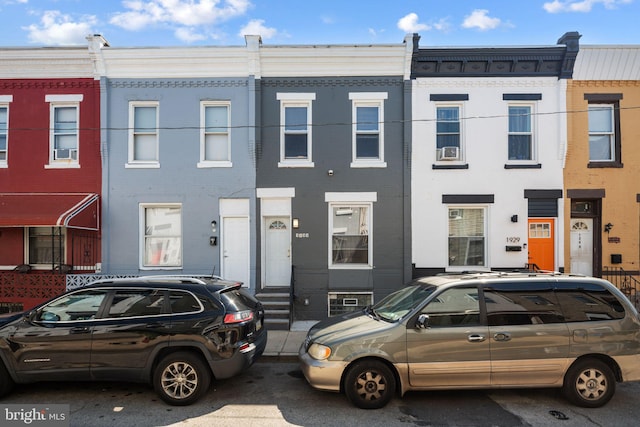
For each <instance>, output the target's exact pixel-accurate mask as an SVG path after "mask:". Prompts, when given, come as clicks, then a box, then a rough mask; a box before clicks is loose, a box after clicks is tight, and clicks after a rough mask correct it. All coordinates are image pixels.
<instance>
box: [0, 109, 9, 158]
mask: <svg viewBox="0 0 640 427" xmlns="http://www.w3.org/2000/svg"><path fill="white" fill-rule="evenodd" d="M8 123H9V107H7V106H6V105H1V104H0V167H1V166H6V165H7V141H8V138H9V126H8Z"/></svg>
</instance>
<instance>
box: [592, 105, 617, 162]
mask: <svg viewBox="0 0 640 427" xmlns="http://www.w3.org/2000/svg"><path fill="white" fill-rule="evenodd" d="M592 106H594V107H595V106H598V107H600V108H602V107H603V106H606V107H607V109H608V110H610V113H611V128H612V129H611V132H593V133H592V132H591V129H590V128H589V123H587V132H588V136H589V144H590V143H591V135H609V151H610V152H611V156H610V158H609V159H592V158H591V155H590V154H589V162H590V163H598V162H603V163H611V162H615V161H616V159H617V153H616V125H617V124H616V115H615V105H614V103H613V102H601V103H593V102H591V103H589V105H588V106H587V111H588V110H589V108H591V107H592ZM590 149H591V146H589V150H590Z"/></svg>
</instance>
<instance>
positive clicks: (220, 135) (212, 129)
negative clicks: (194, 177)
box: [198, 102, 231, 167]
mask: <svg viewBox="0 0 640 427" xmlns="http://www.w3.org/2000/svg"><path fill="white" fill-rule="evenodd" d="M229 110H230V105H229V103H225V102H204V103H202V107H201V123H202V124H201V128H202V133H201V137H200V140H201V145H200V163H198V167H211V166H225V167H230V166H231V138H230V129H229Z"/></svg>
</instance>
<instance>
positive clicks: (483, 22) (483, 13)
mask: <svg viewBox="0 0 640 427" xmlns="http://www.w3.org/2000/svg"><path fill="white" fill-rule="evenodd" d="M500 23H501V21H500V18H491V17H490V16H489V11H488V10H486V9H476V10H474V11H473V12H471V15H468V16H466V17H465V18H464V22H463V23H462V27H463V28H476V29H478V30H480V31H487V30H493V29H495V28H497V27H499V26H500Z"/></svg>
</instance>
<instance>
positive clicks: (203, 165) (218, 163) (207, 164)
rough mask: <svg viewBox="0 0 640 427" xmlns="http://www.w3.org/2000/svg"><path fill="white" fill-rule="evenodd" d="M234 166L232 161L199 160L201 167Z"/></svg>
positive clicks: (199, 166)
mask: <svg viewBox="0 0 640 427" xmlns="http://www.w3.org/2000/svg"><path fill="white" fill-rule="evenodd" d="M232 166H233V163H231V162H207V161H204V162H198V168H199V169H209V168H230V167H232Z"/></svg>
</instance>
